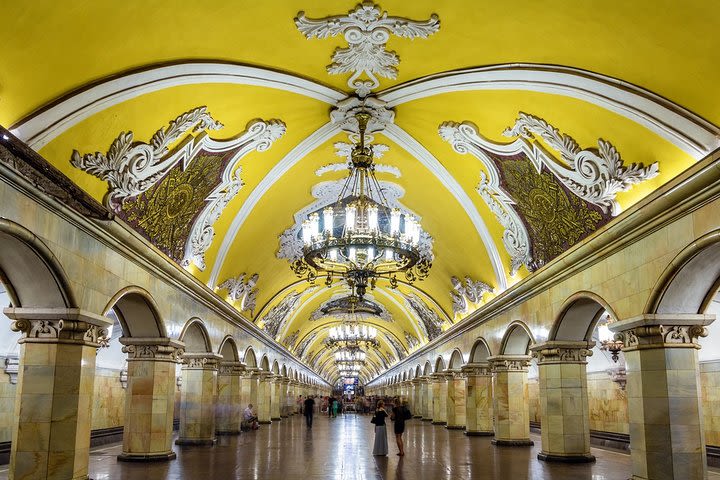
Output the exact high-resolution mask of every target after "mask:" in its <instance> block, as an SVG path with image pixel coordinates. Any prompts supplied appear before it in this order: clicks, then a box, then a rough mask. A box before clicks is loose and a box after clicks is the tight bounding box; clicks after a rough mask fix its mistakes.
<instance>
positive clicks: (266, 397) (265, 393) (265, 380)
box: [257, 371, 273, 425]
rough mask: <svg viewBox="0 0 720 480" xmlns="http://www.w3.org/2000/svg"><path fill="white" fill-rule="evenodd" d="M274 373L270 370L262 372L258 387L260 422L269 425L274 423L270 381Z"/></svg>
mask: <svg viewBox="0 0 720 480" xmlns="http://www.w3.org/2000/svg"><path fill="white" fill-rule="evenodd" d="M272 377H273V374H272V373H270V372H263V371H261V372H260V375H259V381H258V389H257V415H258V423H261V424H264V425H269V424H271V423H272V420H271V419H270V408H271V404H272V397H271V395H270V381H271V379H272Z"/></svg>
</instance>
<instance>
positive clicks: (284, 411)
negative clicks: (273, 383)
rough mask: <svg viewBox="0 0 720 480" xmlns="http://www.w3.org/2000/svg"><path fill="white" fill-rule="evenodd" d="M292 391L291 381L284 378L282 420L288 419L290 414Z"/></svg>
mask: <svg viewBox="0 0 720 480" xmlns="http://www.w3.org/2000/svg"><path fill="white" fill-rule="evenodd" d="M289 390H290V379H288V378H285V377H283V378H282V379H281V380H280V418H287V416H288V415H289V414H290V409H289V405H288V404H289V400H288V392H289Z"/></svg>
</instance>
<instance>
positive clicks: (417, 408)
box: [411, 378, 422, 418]
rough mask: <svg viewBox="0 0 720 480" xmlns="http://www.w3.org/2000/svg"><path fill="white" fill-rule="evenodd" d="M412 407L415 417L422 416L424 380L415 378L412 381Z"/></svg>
mask: <svg viewBox="0 0 720 480" xmlns="http://www.w3.org/2000/svg"><path fill="white" fill-rule="evenodd" d="M412 392H413V395H412V408H411V412H412V414H413V418H422V381H421V380H420V379H419V378H415V379H413V381H412Z"/></svg>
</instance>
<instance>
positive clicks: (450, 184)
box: [383, 124, 507, 292]
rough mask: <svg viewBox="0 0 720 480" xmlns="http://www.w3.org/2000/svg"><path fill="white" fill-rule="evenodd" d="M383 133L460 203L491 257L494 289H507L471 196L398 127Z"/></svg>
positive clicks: (421, 146)
mask: <svg viewBox="0 0 720 480" xmlns="http://www.w3.org/2000/svg"><path fill="white" fill-rule="evenodd" d="M383 134H384V135H385V136H386V137H388V138H389V139H390V140H392V141H393V142H395V143H397V144H398V145H399V146H401V147H402V148H403V149H405V150H406V151H407V152H408V153H410V154H411V155H412V156H413V157H415V158H417V159H418V160H419V161H420V163H422V164H423V165H424V166H425V168H427V169H428V170H430V171H431V172H432V173H433V175H435V177H436V178H437V179H438V180H440V182H441V183H442V184H443V186H444V187H445V188H446V189H447V190H448V191H449V192H450V193H451V194H452V196H453V197H455V200H457V201H458V203H460V206H462V208H463V210H465V213H467V216H468V217H469V218H470V221H471V222H472V223H473V225H474V226H475V229H476V230H477V232H478V235H480V239H481V240H482V242H483V244H484V245H485V249H486V250H487V253H488V257H490V263H491V264H492V267H493V272H494V273H495V281H496V285H497V290H498V291H499V292H502V291H503V290H505V289H506V288H507V278H506V277H505V270H504V268H503V264H502V260H501V259H500V252H499V251H498V249H497V246H496V245H495V242H494V241H493V238H492V236H491V235H490V232H489V231H488V229H487V226H486V225H485V221H484V220H483V218H482V215H480V212H478V210H477V208H476V207H475V204H473V202H472V200H471V199H470V196H468V194H467V193H466V192H465V190H463V188H462V186H460V184H459V183H458V182H457V180H455V177H453V176H452V175H451V174H450V172H448V171H447V169H446V168H445V167H443V165H442V164H441V163H440V161H439V160H438V159H437V158H435V156H434V155H433V154H432V153H430V151H428V149H427V148H425V147H424V146H423V145H422V144H421V143H420V142H418V141H417V140H415V139H414V138H413V137H412V136H411V135H410V134H409V133H407V132H406V131H405V130H403V129H402V128H400V127H399V126H397V125H395V124H390V125H387V127H386V129H385V131H384V132H383Z"/></svg>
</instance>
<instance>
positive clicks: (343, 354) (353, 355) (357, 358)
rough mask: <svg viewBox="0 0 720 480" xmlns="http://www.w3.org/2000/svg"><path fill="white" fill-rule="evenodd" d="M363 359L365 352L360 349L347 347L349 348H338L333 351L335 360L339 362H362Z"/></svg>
mask: <svg viewBox="0 0 720 480" xmlns="http://www.w3.org/2000/svg"><path fill="white" fill-rule="evenodd" d="M364 361H365V352H363V351H362V350H360V349H349V348H343V349H342V350H338V351H337V352H335V362H337V363H341V362H348V363H352V362H364Z"/></svg>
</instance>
